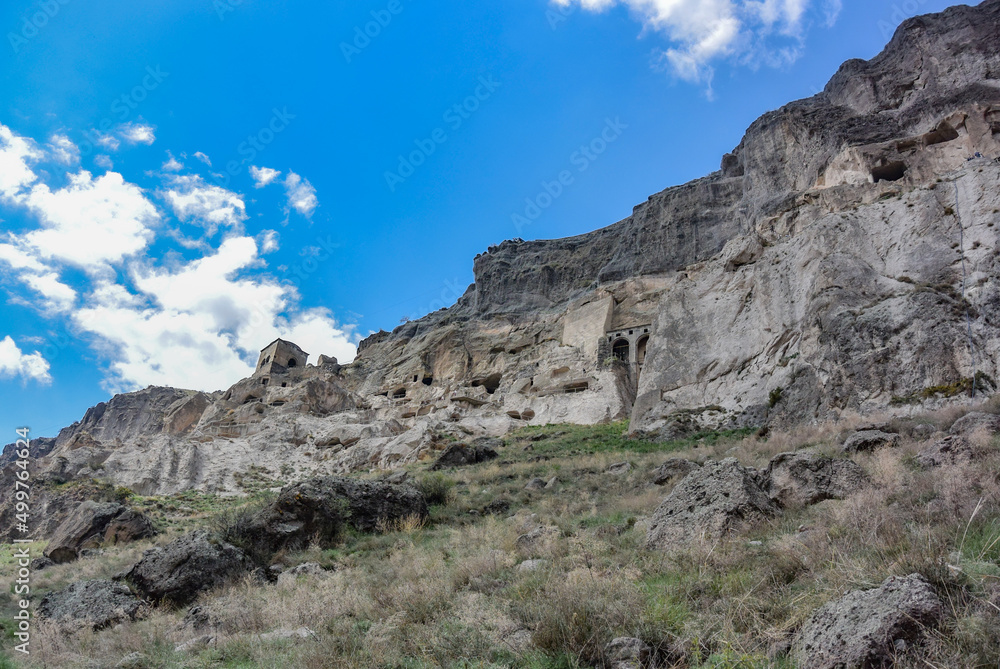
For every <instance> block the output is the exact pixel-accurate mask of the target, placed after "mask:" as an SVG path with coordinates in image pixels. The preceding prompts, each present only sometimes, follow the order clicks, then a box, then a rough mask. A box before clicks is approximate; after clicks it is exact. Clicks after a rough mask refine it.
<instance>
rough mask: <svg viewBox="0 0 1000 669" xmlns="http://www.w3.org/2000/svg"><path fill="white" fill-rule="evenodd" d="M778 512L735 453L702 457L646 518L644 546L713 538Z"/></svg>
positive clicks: (665, 547)
mask: <svg viewBox="0 0 1000 669" xmlns="http://www.w3.org/2000/svg"><path fill="white" fill-rule="evenodd" d="M780 513H781V509H780V508H779V507H778V505H777V504H776V503H775V502H773V501H772V500H771V498H770V497H768V495H767V493H766V492H765V491H764V490H763V489H762V488H761V486H760V483H759V479H758V475H757V472H755V471H753V470H751V469H747V468H745V467H743V466H742V465H740V463H739V462H737V461H736V460H735V459H732V458H730V459H727V460H723V461H722V462H708V463H706V464H705V466H703V467H702V468H701V469H699V470H697V471H695V472H692V473H691V474H688V476H687V477H686V478H685V479H684V480H683V481H681V482H680V483H679V484H678V485H677V487H675V488H674V489H673V491H672V492H671V493H670V495H668V496H667V498H666V499H664V500H663V503H661V504H660V506H659V507H658V508H657V509H656V511H655V512H654V513H653V515H652V517H651V518H650V525H649V530H648V532H647V533H646V547H647V548H651V549H659V550H672V549H674V548H677V547H681V546H683V545H684V544H686V543H688V542H690V541H691V540H694V539H698V538H701V537H704V538H706V539H709V540H714V539H718V538H721V537H723V536H725V535H726V534H728V533H730V532H732V531H734V530H736V529H738V528H739V527H741V526H743V525H746V524H752V523H755V522H759V521H762V520H766V519H768V518H772V517H774V516H777V515H779V514H780Z"/></svg>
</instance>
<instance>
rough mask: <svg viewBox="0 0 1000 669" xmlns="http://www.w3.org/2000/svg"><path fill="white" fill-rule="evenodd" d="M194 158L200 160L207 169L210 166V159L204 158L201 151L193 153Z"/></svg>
mask: <svg viewBox="0 0 1000 669" xmlns="http://www.w3.org/2000/svg"><path fill="white" fill-rule="evenodd" d="M194 157H195V158H197V159H198V160H200V161H201V162H203V163H205V164H206V165H208V166H209V167H211V166H212V160H211V158H209V157H208V156H206V155H205V154H204V153H202V152H201V151H197V152H195V154H194Z"/></svg>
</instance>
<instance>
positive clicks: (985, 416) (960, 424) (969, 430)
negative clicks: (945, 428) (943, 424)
mask: <svg viewBox="0 0 1000 669" xmlns="http://www.w3.org/2000/svg"><path fill="white" fill-rule="evenodd" d="M978 431H983V432H986V433H987V434H997V433H1000V416H997V415H995V414H991V413H980V412H978V411H973V412H972V413H967V414H965V415H964V416H962V417H961V418H959V419H958V420H957V421H955V424H954V425H952V426H951V430H949V433H950V434H953V435H962V436H969V435H971V434H973V433H974V432H978Z"/></svg>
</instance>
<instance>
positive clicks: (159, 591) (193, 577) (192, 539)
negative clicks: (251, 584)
mask: <svg viewBox="0 0 1000 669" xmlns="http://www.w3.org/2000/svg"><path fill="white" fill-rule="evenodd" d="M252 568H253V565H252V564H251V562H250V560H249V559H248V558H247V556H246V555H245V554H244V553H243V551H241V550H240V549H239V548H236V547H235V546H232V545H230V544H228V543H225V542H223V541H219V540H218V539H216V538H214V537H213V536H212V535H210V534H209V533H208V532H206V531H204V530H198V531H196V532H192V533H191V534H188V535H185V536H183V537H181V538H180V539H177V540H176V541H174V542H172V543H169V544H167V545H166V546H163V547H158V548H152V549H150V550H148V551H146V552H145V553H143V556H142V559H141V560H139V562H137V563H136V564H135V565H133V566H132V568H131V569H130V570H128V571H127V572H125V573H123V574H121V575H119V576H118V577H117V578H119V579H125V580H126V581H128V582H129V583H131V584H133V585H134V586H135V588H136V590H137V591H138V592H139V593H140V594H142V595H143V596H144V597H148V598H150V599H152V600H154V601H157V602H168V603H172V604H176V605H184V604H189V603H190V602H192V601H194V599H195V598H196V597H197V596H198V595H199V594H200V593H202V592H204V591H206V590H209V589H211V588H213V587H215V586H218V585H221V584H223V583H226V582H227V581H230V580H232V579H234V578H237V577H239V576H241V575H243V574H246V573H248V572H249V571H250V570H251V569H252Z"/></svg>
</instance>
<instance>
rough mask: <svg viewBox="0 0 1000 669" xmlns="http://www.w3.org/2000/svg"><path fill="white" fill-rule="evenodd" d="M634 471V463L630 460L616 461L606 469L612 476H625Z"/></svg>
mask: <svg viewBox="0 0 1000 669" xmlns="http://www.w3.org/2000/svg"><path fill="white" fill-rule="evenodd" d="M630 471H632V464H631V463H629V462H616V463H615V464H613V465H611V466H609V467H608V468H607V469H606V470H605V472H604V473H605V474H611V475H612V476H624V475H625V474H628V473H629V472H630Z"/></svg>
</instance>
